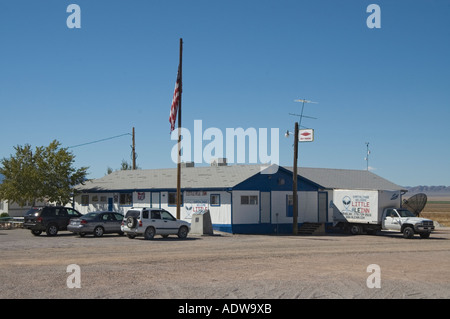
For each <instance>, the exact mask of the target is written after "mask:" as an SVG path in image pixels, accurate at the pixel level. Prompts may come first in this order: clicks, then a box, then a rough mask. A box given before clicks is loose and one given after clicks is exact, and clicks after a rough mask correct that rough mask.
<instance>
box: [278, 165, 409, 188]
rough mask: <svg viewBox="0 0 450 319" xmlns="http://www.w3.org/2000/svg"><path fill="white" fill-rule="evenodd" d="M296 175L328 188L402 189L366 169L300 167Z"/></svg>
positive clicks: (290, 168)
mask: <svg viewBox="0 0 450 319" xmlns="http://www.w3.org/2000/svg"><path fill="white" fill-rule="evenodd" d="M285 168H286V169H289V170H290V171H292V167H285ZM298 175H300V176H302V177H304V178H306V179H308V180H310V181H312V182H314V183H316V184H319V185H320V186H322V187H323V188H328V189H361V190H392V191H396V190H404V188H403V187H401V186H399V185H396V184H394V183H392V182H390V181H388V180H387V179H384V178H382V177H380V176H378V175H376V174H374V173H372V172H370V171H367V170H351V169H332V168H311V167H300V168H298Z"/></svg>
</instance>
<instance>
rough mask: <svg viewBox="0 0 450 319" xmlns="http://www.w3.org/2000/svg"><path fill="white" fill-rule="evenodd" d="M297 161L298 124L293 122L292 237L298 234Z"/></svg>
mask: <svg viewBox="0 0 450 319" xmlns="http://www.w3.org/2000/svg"><path fill="white" fill-rule="evenodd" d="M297 159H298V122H295V133H294V172H293V174H292V175H293V176H292V178H293V180H292V181H293V184H292V204H293V206H294V207H293V210H294V211H293V213H292V217H293V220H292V233H293V235H297V234H298V198H297V178H298V176H297Z"/></svg>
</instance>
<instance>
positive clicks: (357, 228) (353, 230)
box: [350, 225, 362, 235]
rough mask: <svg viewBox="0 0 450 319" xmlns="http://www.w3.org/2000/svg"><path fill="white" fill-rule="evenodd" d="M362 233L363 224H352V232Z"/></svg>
mask: <svg viewBox="0 0 450 319" xmlns="http://www.w3.org/2000/svg"><path fill="white" fill-rule="evenodd" d="M361 233H362V230H361V226H359V225H352V226H350V234H352V235H359V234H361Z"/></svg>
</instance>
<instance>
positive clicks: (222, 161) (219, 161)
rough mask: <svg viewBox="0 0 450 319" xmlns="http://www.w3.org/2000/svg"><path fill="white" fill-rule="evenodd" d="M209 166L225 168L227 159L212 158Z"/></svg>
mask: <svg viewBox="0 0 450 319" xmlns="http://www.w3.org/2000/svg"><path fill="white" fill-rule="evenodd" d="M211 166H227V159H226V158H225V157H221V158H213V159H212V160H211Z"/></svg>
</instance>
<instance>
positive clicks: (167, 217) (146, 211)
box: [122, 208, 191, 239]
mask: <svg viewBox="0 0 450 319" xmlns="http://www.w3.org/2000/svg"><path fill="white" fill-rule="evenodd" d="M190 230H191V225H190V224H189V223H187V222H185V221H183V220H179V219H176V218H175V217H173V216H172V214H170V213H169V212H168V211H166V210H164V209H157V208H131V209H130V210H129V211H128V212H127V213H126V215H125V218H124V220H123V222H122V231H123V232H124V233H125V234H126V235H127V236H128V238H131V239H132V238H135V237H136V236H144V238H145V239H153V237H154V236H155V235H161V236H162V237H164V238H166V237H167V236H169V235H177V236H178V238H181V239H185V238H186V237H187V235H188V233H189V231H190Z"/></svg>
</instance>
